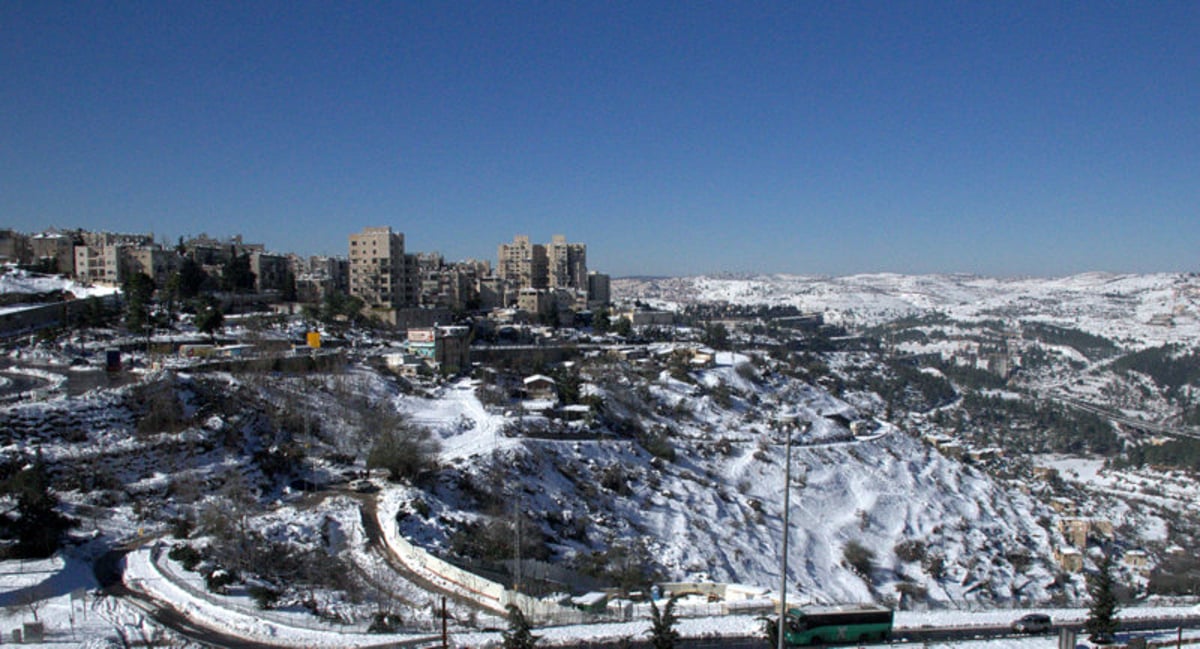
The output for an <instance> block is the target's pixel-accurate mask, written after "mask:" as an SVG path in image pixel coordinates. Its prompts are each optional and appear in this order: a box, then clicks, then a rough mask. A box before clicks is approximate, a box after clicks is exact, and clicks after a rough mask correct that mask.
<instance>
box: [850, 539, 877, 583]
mask: <svg viewBox="0 0 1200 649" xmlns="http://www.w3.org/2000/svg"><path fill="white" fill-rule="evenodd" d="M842 559H844V560H845V562H846V564H847V565H849V566H850V567H851V568H852V569H853V570H854V572H856V573H858V575H859V576H860V577H864V578H865V577H868V576H870V574H871V567H872V564H873V563H874V562H875V553H874V552H872V551H871V550H870V549H869V548H867V547H866V546H865V545H863V544H861V543H859V542H858V541H850V542H849V543H847V544H846V547H845V548H844V549H843V550H842Z"/></svg>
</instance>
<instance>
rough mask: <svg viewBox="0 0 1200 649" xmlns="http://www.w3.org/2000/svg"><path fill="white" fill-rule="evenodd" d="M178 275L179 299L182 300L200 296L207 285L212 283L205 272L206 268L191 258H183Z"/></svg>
mask: <svg viewBox="0 0 1200 649" xmlns="http://www.w3.org/2000/svg"><path fill="white" fill-rule="evenodd" d="M176 275H177V276H178V277H179V280H178V283H179V299H181V300H190V299H192V298H194V297H196V296H197V295H200V291H202V290H204V286H205V284H208V283H209V282H210V278H209V276H208V273H206V272H204V267H203V266H201V265H200V264H198V263H196V260H195V259H192V258H191V257H184V258H183V262H181V263H180V264H179V272H178V273H176Z"/></svg>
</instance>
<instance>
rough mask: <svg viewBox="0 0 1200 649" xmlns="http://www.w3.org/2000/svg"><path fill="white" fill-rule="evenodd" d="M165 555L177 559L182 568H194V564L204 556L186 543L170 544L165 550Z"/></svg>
mask: <svg viewBox="0 0 1200 649" xmlns="http://www.w3.org/2000/svg"><path fill="white" fill-rule="evenodd" d="M167 556H168V557H170V558H171V559H172V560H174V561H178V562H179V565H181V566H183V569H184V570H195V569H196V565H197V564H199V563H200V561H201V559H203V558H204V557H203V555H201V554H200V551H199V550H197V549H196V548H193V547H192V546H190V545H187V544H180V545H175V546H172V547H171V549H170V550H169V551H168V552H167Z"/></svg>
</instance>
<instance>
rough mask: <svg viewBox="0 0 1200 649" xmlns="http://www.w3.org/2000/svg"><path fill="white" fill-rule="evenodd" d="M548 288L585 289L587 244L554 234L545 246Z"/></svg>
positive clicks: (586, 285)
mask: <svg viewBox="0 0 1200 649" xmlns="http://www.w3.org/2000/svg"><path fill="white" fill-rule="evenodd" d="M546 259H547V262H548V268H549V272H548V279H549V288H571V289H580V290H587V287H588V284H587V245H585V244H582V243H567V238H566V237H564V236H563V235H561V234H556V235H554V236H553V237H552V238H551V240H550V245H548V246H546Z"/></svg>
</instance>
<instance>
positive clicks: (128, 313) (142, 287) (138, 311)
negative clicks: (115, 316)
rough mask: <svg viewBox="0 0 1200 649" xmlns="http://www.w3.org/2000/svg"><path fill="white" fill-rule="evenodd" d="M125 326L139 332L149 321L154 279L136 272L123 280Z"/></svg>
mask: <svg viewBox="0 0 1200 649" xmlns="http://www.w3.org/2000/svg"><path fill="white" fill-rule="evenodd" d="M123 288H124V291H125V326H126V327H129V330H130V331H133V332H137V333H140V332H142V330H143V329H145V328H146V325H147V324H149V322H150V302H151V300H152V298H153V296H154V279H153V278H151V277H150V276H149V275H147V274H146V273H143V272H136V273H133V274H131V275H130V276H129V278H128V279H126V280H125V286H124V287H123Z"/></svg>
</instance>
